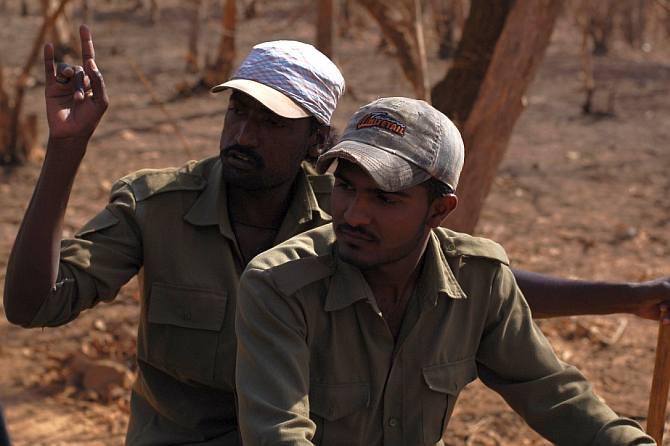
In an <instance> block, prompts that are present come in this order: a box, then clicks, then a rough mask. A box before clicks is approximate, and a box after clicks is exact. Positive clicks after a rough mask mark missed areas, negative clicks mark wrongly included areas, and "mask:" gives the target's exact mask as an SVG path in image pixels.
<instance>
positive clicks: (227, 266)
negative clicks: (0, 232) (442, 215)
mask: <svg viewBox="0 0 670 446" xmlns="http://www.w3.org/2000/svg"><path fill="white" fill-rule="evenodd" d="M80 34H81V41H82V53H83V59H84V60H83V71H81V70H80V69H79V68H77V67H74V68H73V67H59V69H58V72H56V70H55V68H54V63H53V48H52V47H51V46H50V45H47V46H45V51H44V56H45V70H46V104H47V118H48V121H49V141H48V145H47V152H46V158H45V160H44V166H43V170H42V173H41V175H40V178H39V180H38V183H37V186H36V189H35V192H34V196H33V198H32V201H31V203H30V205H29V208H28V210H27V212H26V216H25V218H24V221H23V223H22V226H21V229H20V231H19V234H18V236H17V240H16V243H15V246H14V249H13V252H12V255H11V259H10V262H9V265H8V270H7V280H6V289H5V309H6V314H7V317H8V319H10V320H11V321H12V322H14V323H18V324H21V325H24V326H26V327H36V326H57V325H62V324H65V323H67V322H69V321H70V320H72V319H74V318H76V317H77V316H78V315H79V313H80V312H81V311H83V310H85V309H87V308H90V307H92V306H94V305H96V304H97V303H99V302H101V301H110V300H112V299H113V298H114V297H115V296H116V294H117V292H118V290H119V288H121V286H123V285H124V284H125V283H127V282H128V281H129V280H130V279H131V278H132V277H133V276H135V275H138V274H139V277H140V292H141V315H140V323H139V333H138V342H137V362H138V376H137V380H136V382H135V383H134V385H133V389H132V395H131V410H130V423H129V427H128V433H127V438H126V442H127V444H130V445H158V444H163V445H168V444H169V445H175V444H199V445H233V444H239V434H238V431H237V417H236V410H235V395H234V368H235V354H236V340H235V333H234V318H235V306H236V300H237V287H238V281H239V276H240V274H241V272H242V270H243V269H244V267H245V266H246V264H247V263H248V262H249V260H251V258H253V257H254V256H255V255H256V254H258V253H260V252H261V251H264V250H266V249H268V248H270V247H271V246H273V245H276V244H278V243H279V242H281V241H283V240H286V239H288V238H289V237H291V236H293V235H295V234H298V233H301V232H303V231H305V230H307V229H311V228H314V227H317V226H321V225H323V224H325V223H327V222H329V221H330V215H329V214H328V213H327V212H326V211H325V210H324V209H323V208H322V205H321V204H320V202H319V200H327V199H328V197H329V195H330V190H331V187H332V178H331V177H325V176H308V175H307V173H306V172H305V171H303V169H301V163H302V162H303V160H305V159H306V158H309V157H312V158H315V157H316V155H317V153H318V150H319V149H320V147H321V146H322V145H323V144H324V142H325V141H326V138H327V137H328V132H329V129H330V128H329V126H330V118H331V115H332V113H333V111H334V109H335V105H336V104H337V101H338V100H339V98H340V96H341V95H342V92H343V90H344V80H343V78H342V75H341V74H340V71H339V70H338V69H337V67H336V66H335V65H334V64H333V63H332V62H331V61H330V60H329V59H328V58H327V57H326V56H324V55H323V54H321V53H320V52H319V51H318V50H316V49H315V48H314V47H313V46H311V45H307V44H304V43H301V42H295V41H277V42H267V43H263V44H260V45H257V46H255V47H254V48H253V49H252V51H251V52H250V54H249V55H248V56H247V58H246V59H245V60H244V61H243V62H242V65H241V66H240V67H239V69H238V70H237V72H236V73H235V75H234V76H233V79H232V80H230V81H228V82H226V83H224V84H222V85H219V86H217V87H215V88H214V89H213V90H214V91H215V92H218V91H222V90H231V91H232V94H231V95H230V99H229V105H228V110H227V111H226V114H225V121H224V126H223V130H222V132H221V142H220V155H219V156H217V157H213V158H209V159H205V160H201V161H197V162H196V161H193V162H189V163H187V164H186V165H184V166H182V167H180V168H170V169H161V170H144V171H140V172H137V173H134V174H131V175H129V176H127V177H125V178H122V179H121V180H120V181H118V182H117V183H116V184H114V186H113V187H112V194H111V199H110V202H109V204H108V205H107V207H106V208H105V209H104V210H103V211H102V212H101V213H99V214H98V215H97V216H95V217H94V218H93V219H92V220H91V221H90V222H89V223H87V224H86V225H85V226H84V227H83V228H82V229H81V230H80V231H79V232H78V233H77V234H76V236H75V237H74V238H73V239H71V240H64V241H63V242H62V246H61V245H60V238H61V232H62V231H61V227H62V224H63V214H64V212H65V208H66V206H67V201H68V198H69V194H70V188H71V185H72V182H73V180H74V176H75V174H76V172H77V169H78V167H79V163H80V162H81V159H82V158H83V156H84V154H85V151H86V147H87V143H88V139H89V138H90V136H91V134H92V133H93V131H94V129H95V127H96V126H97V123H98V121H99V120H100V118H101V117H102V115H103V113H104V111H105V109H106V108H107V103H108V99H107V94H106V90H105V86H104V82H103V79H102V76H101V74H100V71H99V70H98V69H97V66H96V63H95V60H94V49H93V43H92V39H91V34H90V31H89V30H88V28H86V27H82V28H81V30H80ZM89 87H90V88H89Z"/></svg>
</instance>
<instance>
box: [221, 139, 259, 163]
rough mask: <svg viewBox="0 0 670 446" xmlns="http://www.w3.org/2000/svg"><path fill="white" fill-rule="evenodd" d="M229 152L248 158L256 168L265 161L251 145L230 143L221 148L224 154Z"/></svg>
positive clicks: (227, 154)
mask: <svg viewBox="0 0 670 446" xmlns="http://www.w3.org/2000/svg"><path fill="white" fill-rule="evenodd" d="M231 152H237V153H239V154H241V155H243V156H246V157H247V158H249V159H250V160H251V161H252V162H253V163H254V164H255V165H256V167H258V168H262V167H265V161H263V158H261V156H260V155H259V154H258V152H256V151H255V150H254V149H253V148H252V147H251V146H245V145H242V144H231V145H229V146H228V147H225V148H224V149H223V155H224V156H231Z"/></svg>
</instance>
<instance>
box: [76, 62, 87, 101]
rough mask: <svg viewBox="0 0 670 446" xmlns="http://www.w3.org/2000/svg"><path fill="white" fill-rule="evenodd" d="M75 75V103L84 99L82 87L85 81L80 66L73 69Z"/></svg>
mask: <svg viewBox="0 0 670 446" xmlns="http://www.w3.org/2000/svg"><path fill="white" fill-rule="evenodd" d="M74 70H75V73H74V100H75V101H83V100H84V98H85V97H86V90H85V87H84V84H85V80H84V76H85V73H84V69H83V68H82V67H80V66H76V67H75V68H74Z"/></svg>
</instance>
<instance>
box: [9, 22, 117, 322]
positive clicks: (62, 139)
mask: <svg viewBox="0 0 670 446" xmlns="http://www.w3.org/2000/svg"><path fill="white" fill-rule="evenodd" d="M79 33H80V37H81V47H82V58H83V70H82V69H81V68H80V67H69V66H65V67H59V70H58V71H59V73H58V76H57V75H56V70H55V68H54V60H53V58H54V55H53V46H52V45H50V44H47V45H45V47H44V68H45V85H46V86H45V102H46V110H47V121H48V124H49V140H48V142H47V150H46V157H45V159H44V164H43V166H42V171H41V173H40V177H39V179H38V181H37V185H36V186H35V191H34V192H33V197H32V199H31V201H30V204H29V205H28V209H27V210H26V214H25V216H24V218H23V221H22V223H21V227H20V228H19V232H18V235H17V236H16V241H15V242H14V247H13V249H12V253H11V255H10V257H9V262H8V265H7V276H6V280H5V293H4V307H5V313H6V316H7V319H9V320H10V321H11V322H13V323H17V324H23V325H25V324H28V323H29V322H30V321H31V320H32V319H33V317H34V316H35V314H36V313H37V311H38V310H39V308H40V307H41V305H42V303H43V302H44V300H45V299H46V298H47V296H48V295H49V293H50V290H51V289H52V288H53V287H54V285H55V282H56V277H57V274H58V259H59V248H60V238H61V233H62V227H63V217H64V215H65V209H66V208H67V203H68V200H69V197H70V191H71V189H72V183H73V182H74V178H75V175H76V173H77V169H78V168H79V164H80V162H81V160H82V158H83V156H84V153H85V152H86V146H87V144H88V141H89V139H90V137H91V135H92V134H93V131H94V130H95V128H96V127H97V125H98V122H99V121H100V119H101V118H102V115H103V114H104V112H105V110H106V109H107V105H108V98H107V93H106V91H105V85H104V82H103V79H102V75H101V74H100V72H99V71H98V69H97V66H96V64H95V61H94V49H93V42H92V40H91V33H90V31H89V30H88V28H87V27H85V26H82V27H81V28H80V31H79ZM87 90H89V91H90V93H89V92H88V91H87Z"/></svg>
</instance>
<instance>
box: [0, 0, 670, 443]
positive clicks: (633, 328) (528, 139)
mask: <svg viewBox="0 0 670 446" xmlns="http://www.w3.org/2000/svg"><path fill="white" fill-rule="evenodd" d="M18 3H19V2H18V1H16V2H9V4H8V7H7V10H5V11H3V12H2V13H1V14H0V15H1V18H0V22H1V24H2V26H0V54H1V55H2V57H1V58H2V61H3V63H4V69H5V78H6V79H10V80H11V79H15V78H16V75H17V73H18V71H19V67H20V66H21V65H22V64H23V63H24V59H25V57H26V54H27V53H28V51H29V48H30V45H31V43H32V40H33V38H34V35H35V34H36V32H37V29H38V27H39V24H40V17H39V14H38V12H37V11H38V6H37V5H38V2H37V1H32V2H28V3H29V7H30V8H29V9H30V12H31V15H28V16H26V17H21V16H19V13H18V11H19V7H18ZM98 3H99V4H98V6H97V10H96V14H95V19H94V21H93V23H92V29H93V32H94V40H95V44H96V50H97V60H98V65H99V66H100V67H101V69H102V70H103V73H104V74H105V79H106V82H107V85H108V89H109V95H110V98H111V101H112V105H111V107H110V110H109V111H108V113H107V115H106V116H105V118H104V120H103V122H102V123H101V125H100V127H99V128H98V130H97V132H96V133H95V135H94V138H93V140H92V142H91V144H90V146H89V153H88V154H87V155H86V158H85V160H84V162H83V165H82V168H81V170H80V172H79V175H78V177H77V180H76V184H75V187H74V191H73V196H72V199H71V202H70V207H69V210H68V213H67V216H66V224H65V232H66V234H65V235H66V236H67V235H71V234H72V233H73V232H74V231H75V230H76V229H77V228H78V227H80V226H81V225H82V224H83V223H85V222H86V220H87V219H88V218H90V217H91V216H93V215H94V214H95V213H96V212H97V211H98V210H99V209H101V208H102V207H103V206H104V203H105V201H106V198H107V194H108V190H109V187H110V185H111V183H112V182H113V181H114V180H115V179H116V178H118V177H120V176H122V175H124V174H126V173H128V172H131V171H134V170H137V169H139V168H144V167H161V166H173V165H180V164H182V163H183V162H185V161H186V160H188V159H196V158H202V157H205V156H211V155H213V154H216V153H217V150H218V137H219V133H220V130H221V124H222V121H223V110H224V106H225V104H224V101H223V100H222V98H221V97H213V96H210V95H209V94H206V93H204V94H199V95H196V96H191V97H186V98H183V99H179V100H172V98H174V97H175V95H176V92H177V91H178V86H179V85H184V84H188V83H193V82H194V81H195V76H194V75H192V74H187V73H185V71H184V67H185V60H184V54H185V50H186V47H187V43H186V36H187V31H188V24H187V21H186V19H185V17H186V15H187V13H186V10H185V9H184V8H185V6H183V5H182V2H179V1H177V0H166V1H164V2H162V3H161V6H162V11H161V17H160V20H159V21H158V23H156V24H155V25H151V24H150V23H149V20H148V13H147V12H143V11H136V12H130V10H129V2H128V3H126V2H124V1H120V0H119V1H116V2H98ZM184 3H185V2H184ZM210 3H212V4H213V3H214V2H210ZM258 9H259V10H258V16H257V17H256V18H254V19H251V20H246V21H242V22H240V24H239V31H238V38H239V41H238V45H237V48H238V54H239V55H242V56H243V55H244V54H246V53H247V51H248V50H249V49H250V47H251V46H252V45H253V44H254V43H256V42H259V41H263V40H270V39H277V38H292V39H299V40H304V41H313V34H314V30H313V26H312V23H313V19H314V18H313V16H312V13H311V12H309V11H308V8H307V7H306V2H301V1H298V0H282V1H276V2H275V1H273V2H259V8H258ZM219 14H220V12H219V11H218V9H217V8H215V7H214V6H210V8H209V10H208V12H207V13H206V14H204V17H205V18H204V19H203V22H202V26H203V36H202V37H203V41H202V47H203V49H204V48H207V49H208V50H209V52H212V51H213V49H214V48H215V46H216V43H217V39H218V35H219V33H218V23H219V18H220V17H219ZM343 31H347V32H348V35H347V37H341V38H340V39H339V41H338V43H337V44H336V48H337V50H336V51H337V54H336V60H337V63H338V64H339V65H340V67H341V69H342V71H343V73H344V76H345V78H346V79H347V82H348V93H347V94H346V95H345V97H344V99H343V101H342V103H341V105H340V107H339V108H338V111H337V113H336V118H335V124H336V126H337V127H339V128H342V127H343V125H344V123H345V122H346V118H347V116H349V115H350V114H351V113H352V112H353V111H354V110H355V109H356V108H357V107H358V106H360V105H362V104H364V103H366V102H368V101H370V100H372V99H374V98H376V97H378V96H391V95H406V96H411V95H412V91H411V90H410V87H409V83H408V82H406V81H405V80H404V78H403V76H402V73H401V71H400V68H399V66H398V64H397V63H396V62H395V60H394V59H393V57H392V55H390V54H388V53H387V52H386V50H383V49H380V47H379V41H380V37H379V33H378V30H376V29H375V27H374V25H372V24H371V23H370V21H369V20H368V19H367V18H365V16H364V15H360V16H359V17H357V18H356V19H355V20H354V22H353V25H352V26H351V27H350V28H349V29H347V30H343ZM428 35H429V37H430V36H431V35H432V34H431V33H430V32H429V33H428ZM436 46H437V45H436V44H435V42H434V41H432V40H430V39H429V42H428V50H429V54H435V53H436ZM668 47H669V45H667V40H666V44H665V45H660V46H656V47H653V48H652V49H651V51H650V52H642V51H634V50H632V49H630V48H628V47H625V46H623V45H616V46H614V47H613V48H612V50H611V52H610V54H609V55H608V56H606V57H602V58H598V59H597V60H596V61H595V67H596V81H597V83H598V84H599V85H600V86H601V87H602V88H603V90H601V91H600V93H599V94H600V95H601V96H600V99H598V98H596V99H597V101H598V102H597V103H596V106H597V107H600V109H601V110H603V111H604V110H605V109H606V102H607V96H608V93H607V92H608V91H613V92H614V94H615V96H614V97H615V109H614V112H615V113H614V115H607V114H600V115H591V116H584V115H582V114H581V102H582V100H583V97H584V96H583V91H582V87H581V86H582V84H581V81H580V77H579V72H580V55H579V48H580V37H579V35H578V34H577V31H576V29H575V28H574V25H573V24H572V22H571V20H570V19H569V18H567V17H566V18H564V19H562V20H561V22H560V23H559V26H558V27H557V29H556V31H555V33H554V36H553V38H552V43H551V45H550V47H549V50H548V52H547V54H546V57H545V60H544V62H543V64H542V66H541V69H540V71H539V73H538V74H537V76H536V79H535V81H534V83H533V85H532V86H531V88H530V90H529V92H528V94H527V97H526V100H527V109H526V110H525V112H524V114H523V115H522V117H521V119H520V120H519V122H518V124H517V127H516V130H515V133H514V135H513V138H512V140H511V142H510V145H509V151H508V154H507V156H506V159H505V161H504V162H503V164H502V166H501V168H500V171H499V173H498V176H497V178H496V180H495V184H494V187H493V191H492V192H491V194H490V196H489V198H488V201H487V203H486V206H485V209H484V212H483V215H482V218H481V221H480V224H479V227H478V230H477V232H478V233H479V234H480V235H484V236H487V237H489V238H493V239H495V240H497V241H499V242H500V243H502V244H503V245H504V246H505V247H506V249H507V250H508V253H509V255H510V257H511V259H512V260H513V263H514V266H516V267H520V268H526V269H529V270H532V271H538V272H545V273H551V274H556V275H561V276H566V277H575V278H596V279H602V280H633V281H638V280H646V279H650V278H654V277H658V276H665V275H670V266H669V265H668V262H667V259H668V258H669V257H670V235H669V234H670V198H669V196H668V192H669V191H670V176H669V175H668V167H669V166H670V150H669V149H670V147H668V140H670V94H669V93H670V51H669V48H668ZM429 64H430V67H431V75H430V76H431V79H432V80H433V81H435V80H437V79H438V78H440V77H441V76H443V74H444V72H445V69H446V67H447V65H448V63H447V62H444V61H439V60H437V59H436V58H434V57H432V58H431V59H430V61H429ZM133 65H137V66H138V67H139V69H140V70H141V71H142V73H144V75H145V76H146V77H147V78H148V79H150V80H151V82H152V85H153V88H154V89H155V94H156V95H157V97H158V98H159V99H160V101H162V102H164V106H165V109H166V110H167V114H166V113H165V112H164V111H163V110H162V109H161V106H160V104H158V103H156V102H155V101H154V100H152V98H151V94H150V93H149V92H148V91H147V89H146V88H145V87H144V86H143V85H142V83H141V82H140V81H139V79H138V76H137V74H136V72H135V71H134V69H133ZM34 73H35V79H34V83H35V85H34V87H33V88H31V89H30V91H29V95H28V100H27V103H26V106H27V111H28V112H33V113H37V114H38V115H39V116H40V131H41V136H40V140H41V141H46V135H47V131H46V123H45V120H44V118H43V116H44V112H43V103H42V85H41V66H40V65H39V62H38V65H37V66H36V67H35V70H34ZM167 115H169V116H171V117H172V118H174V120H176V122H177V123H178V124H177V126H178V129H177V130H176V129H175V127H174V126H173V125H172V118H169V117H168V116H167ZM177 132H181V133H182V134H183V135H184V137H185V138H186V140H187V141H188V146H189V148H186V147H184V145H182V144H181V143H180V139H179V137H178V136H179V135H178V133H177ZM40 164H41V163H40V159H39V153H38V156H37V159H36V160H33V161H32V162H30V163H29V164H26V165H24V166H21V167H18V168H4V169H3V170H0V200H1V201H0V202H1V203H2V206H0V223H1V224H0V286H2V285H3V284H4V270H5V267H6V264H7V258H8V256H9V251H10V249H11V245H12V243H13V240H14V237H15V235H16V231H17V228H18V225H19V222H20V220H21V218H22V214H23V212H24V210H25V207H26V206H27V204H28V200H29V198H30V195H31V192H32V189H33V186H34V184H35V181H36V178H37V176H38V173H39V169H40ZM137 316H138V303H137V289H136V285H135V283H134V281H133V282H131V283H130V284H129V285H128V286H127V287H126V288H124V290H123V291H122V293H121V295H120V296H119V298H117V299H116V300H115V301H114V302H112V303H111V304H106V305H100V306H99V307H97V308H95V309H93V310H91V311H88V312H86V313H85V314H83V315H82V316H81V317H80V318H79V319H78V320H77V321H75V322H73V323H71V324H69V325H68V326H66V327H62V328H57V329H44V330H23V329H21V328H17V327H13V326H10V325H9V324H8V323H7V322H6V321H5V320H4V318H2V320H1V321H0V370H1V372H0V402H1V403H2V405H3V406H4V410H5V415H6V418H7V421H8V424H9V430H10V433H11V436H12V438H13V441H14V443H15V444H16V445H47V444H48V445H116V444H121V443H122V441H123V434H124V431H125V426H126V423H127V394H128V392H127V389H123V388H122V389H121V390H120V391H119V389H117V391H116V392H115V393H114V392H113V393H112V394H111V395H108V396H107V397H106V398H103V397H102V396H101V395H99V394H96V393H94V392H91V391H90V389H88V390H87V389H86V388H82V387H81V386H80V385H79V383H78V381H77V376H75V375H76V370H73V369H72V365H71V364H72V359H71V357H72V356H73V355H74V354H76V353H78V352H79V353H83V354H85V355H87V356H88V357H92V358H109V359H112V360H114V361H116V362H118V363H120V364H123V365H125V366H127V367H128V369H129V370H133V369H134V365H133V357H132V354H130V353H132V351H133V348H134V334H135V330H136V323H137ZM540 324H541V327H542V329H543V330H544V331H545V333H547V335H548V336H549V337H550V339H551V341H552V343H553V345H554V346H555V349H556V351H557V352H558V354H559V355H560V356H561V357H562V358H563V359H564V360H566V361H569V362H571V363H574V364H575V365H577V366H578V367H580V368H581V369H582V370H583V371H584V373H585V374H586V375H587V376H588V377H589V379H590V380H591V381H592V382H593V385H594V387H595V389H596V391H597V392H598V394H599V395H600V396H601V397H602V398H603V399H604V400H605V401H607V402H608V403H609V404H610V405H611V406H612V407H613V408H614V409H615V410H616V411H617V412H619V413H621V414H623V415H626V416H628V417H631V418H634V419H636V420H639V421H640V422H642V423H644V421H645V417H646V407H647V401H648V393H649V388H650V384H651V375H652V368H653V357H654V348H655V339H656V331H657V330H656V329H657V325H656V324H655V323H654V322H651V321H644V320H641V319H637V318H635V317H633V316H626V315H612V316H607V317H581V318H562V319H556V320H550V321H549V320H545V321H541V322H540ZM666 437H667V436H666ZM447 443H448V444H450V445H519V444H524V445H531V444H532V445H535V444H546V441H544V440H542V439H541V438H540V437H539V436H538V435H537V434H535V433H534V432H533V431H531V430H530V429H529V428H528V427H526V426H525V424H524V423H523V421H522V420H521V419H520V418H519V417H518V416H517V415H516V414H514V413H513V412H512V411H511V410H510V409H508V408H507V407H506V405H505V403H504V402H503V401H502V400H501V398H500V397H498V396H497V395H496V394H494V393H493V392H491V391H489V390H487V389H486V388H485V387H483V386H482V385H480V384H478V383H475V384H473V385H471V386H469V387H468V388H467V389H466V391H465V392H464V393H463V394H462V396H461V399H460V402H459V405H458V406H457V409H456V412H455V415H454V418H453V421H452V423H451V425H450V427H449V433H448V435H447ZM666 444H670V443H666Z"/></svg>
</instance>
